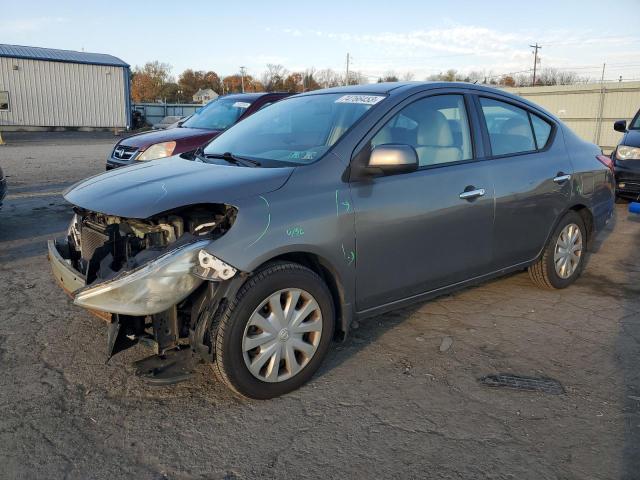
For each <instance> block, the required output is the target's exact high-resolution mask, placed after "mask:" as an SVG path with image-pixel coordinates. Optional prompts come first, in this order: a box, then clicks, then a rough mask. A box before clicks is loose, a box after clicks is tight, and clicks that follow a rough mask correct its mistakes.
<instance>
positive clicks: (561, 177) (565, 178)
mask: <svg viewBox="0 0 640 480" xmlns="http://www.w3.org/2000/svg"><path fill="white" fill-rule="evenodd" d="M569 180H571V175H565V174H564V173H562V172H560V173H558V176H557V177H555V178H554V179H553V181H554V182H556V183H564V182H567V181H569Z"/></svg>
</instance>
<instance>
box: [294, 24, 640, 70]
mask: <svg viewBox="0 0 640 480" xmlns="http://www.w3.org/2000/svg"><path fill="white" fill-rule="evenodd" d="M281 33H284V34H285V35H291V36H296V37H300V36H304V37H306V40H307V41H308V42H314V41H315V42H317V41H318V40H320V41H321V42H323V43H328V42H329V41H331V42H334V43H338V44H343V45H342V48H344V51H345V52H346V51H349V52H350V53H351V54H352V56H353V60H354V63H353V68H354V69H356V70H360V71H362V72H364V73H365V74H366V75H368V76H370V77H376V76H379V75H382V74H383V73H384V72H386V71H389V70H394V71H395V72H396V73H402V72H406V71H412V72H414V73H415V75H416V78H421V77H424V76H426V75H428V74H430V73H436V72H438V71H444V70H446V69H448V68H455V69H457V70H458V71H460V72H463V73H467V72H469V71H472V70H475V71H487V72H489V71H493V72H499V73H508V72H509V73H510V72H520V71H525V70H528V69H530V68H531V67H532V64H533V56H532V49H531V48H530V47H529V45H530V44H533V43H534V42H536V41H538V42H539V43H541V44H542V45H543V49H542V50H541V52H540V54H541V55H542V59H543V61H542V66H552V67H558V68H567V66H568V65H575V66H576V67H579V66H584V65H593V64H597V63H601V62H603V61H605V60H606V59H607V58H611V57H613V55H612V47H614V46H616V47H618V48H616V49H615V50H614V51H615V52H616V53H617V54H620V55H621V57H618V58H627V59H631V58H632V57H634V56H635V53H636V51H637V50H636V49H635V48H634V47H635V46H636V45H637V44H638V41H639V37H638V36H631V35H607V34H606V32H594V31H588V30H584V29H581V30H572V29H564V30H557V29H556V30H547V31H545V30H539V29H537V30H524V31H522V30H519V31H517V32H505V31H499V30H495V29H492V28H487V27H482V26H475V25H456V24H450V23H449V24H446V25H445V26H443V27H441V28H434V29H424V30H412V31H409V32H397V31H395V32H394V31H388V32H382V33H379V34H358V33H345V32H334V31H326V30H307V31H302V32H301V31H300V30H297V29H284V30H282V31H281ZM627 61H629V60H627ZM636 70H638V69H636ZM577 71H578V73H581V72H580V70H577ZM585 73H587V72H586V71H585Z"/></svg>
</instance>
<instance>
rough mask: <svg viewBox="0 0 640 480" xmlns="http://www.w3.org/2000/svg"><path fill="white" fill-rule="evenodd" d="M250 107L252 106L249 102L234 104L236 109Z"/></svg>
mask: <svg viewBox="0 0 640 480" xmlns="http://www.w3.org/2000/svg"><path fill="white" fill-rule="evenodd" d="M250 106H251V104H250V103H247V102H236V103H234V104H233V107H234V108H249V107H250Z"/></svg>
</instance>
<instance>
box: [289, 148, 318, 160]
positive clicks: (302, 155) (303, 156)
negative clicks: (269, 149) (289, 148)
mask: <svg viewBox="0 0 640 480" xmlns="http://www.w3.org/2000/svg"><path fill="white" fill-rule="evenodd" d="M317 153H318V152H313V151H310V150H307V151H304V150H303V151H301V152H300V151H295V152H291V153H290V154H289V157H288V159H289V160H313V159H314V157H315V156H316V154H317Z"/></svg>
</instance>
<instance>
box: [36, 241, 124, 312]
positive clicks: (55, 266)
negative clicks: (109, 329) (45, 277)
mask: <svg viewBox="0 0 640 480" xmlns="http://www.w3.org/2000/svg"><path fill="white" fill-rule="evenodd" d="M47 249H48V253H47V257H48V258H49V263H50V264H51V272H52V273H53V276H54V278H55V279H56V282H57V283H58V285H60V287H62V289H63V290H64V291H65V292H66V293H67V295H69V296H70V297H71V298H73V297H74V294H75V292H77V291H78V290H79V289H81V288H84V287H85V285H86V279H85V277H84V275H82V274H81V273H80V272H78V271H77V270H76V269H74V268H72V267H71V265H69V264H68V263H67V262H66V260H65V259H64V257H63V256H62V254H61V253H60V250H59V249H58V242H57V241H56V240H49V241H48V242H47ZM89 311H90V312H91V313H93V314H94V315H95V316H97V317H99V318H101V319H102V320H106V321H108V322H110V321H111V314H110V313H108V312H101V311H98V310H89Z"/></svg>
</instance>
